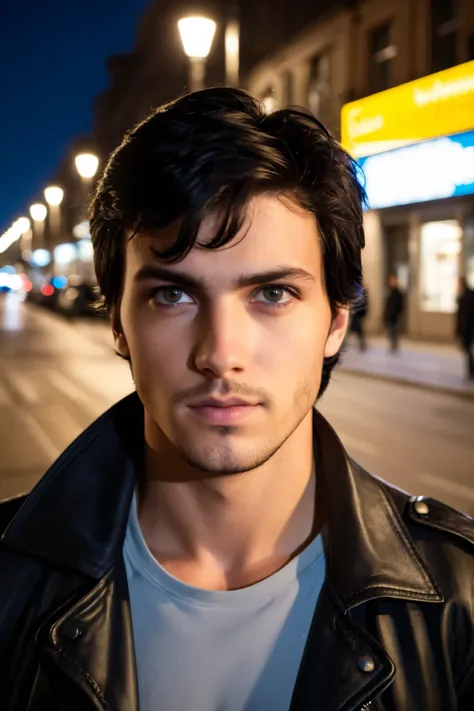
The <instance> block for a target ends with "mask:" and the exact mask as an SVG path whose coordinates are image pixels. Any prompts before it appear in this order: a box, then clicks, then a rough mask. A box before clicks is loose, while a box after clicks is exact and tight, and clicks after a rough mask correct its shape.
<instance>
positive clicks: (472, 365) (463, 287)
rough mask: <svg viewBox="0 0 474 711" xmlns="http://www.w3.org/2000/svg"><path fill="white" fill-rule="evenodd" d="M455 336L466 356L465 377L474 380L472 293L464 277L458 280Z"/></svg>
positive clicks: (473, 313)
mask: <svg viewBox="0 0 474 711" xmlns="http://www.w3.org/2000/svg"><path fill="white" fill-rule="evenodd" d="M456 336H457V338H458V339H459V341H460V344H461V347H462V349H463V350H464V352H465V354H466V376H467V378H468V379H469V380H473V379H474V291H473V290H472V289H470V288H469V286H468V284H467V280H466V277H460V279H459V292H458V311H457V318H456Z"/></svg>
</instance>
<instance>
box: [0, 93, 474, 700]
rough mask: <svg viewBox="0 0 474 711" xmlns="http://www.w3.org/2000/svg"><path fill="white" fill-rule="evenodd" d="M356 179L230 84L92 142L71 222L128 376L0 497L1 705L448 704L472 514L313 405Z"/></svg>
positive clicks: (349, 269)
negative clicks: (113, 141) (25, 491)
mask: <svg viewBox="0 0 474 711" xmlns="http://www.w3.org/2000/svg"><path fill="white" fill-rule="evenodd" d="M362 199H363V192H362V190H361V188H360V186H359V183H358V182H357V179H356V172H355V169H354V165H353V163H352V161H351V160H350V158H349V157H348V156H347V155H346V154H345V153H344V152H343V151H342V149H341V148H340V146H339V145H338V144H337V142H336V141H335V140H334V139H333V138H332V137H331V136H330V135H329V134H328V133H327V131H326V130H325V129H324V127H322V126H321V125H320V124H319V123H318V122H317V121H316V119H314V118H313V117H312V116H311V115H310V114H308V113H307V112H305V111H303V110H301V111H297V110H294V109H291V110H290V109H285V110H282V111H277V112H275V113H273V114H270V115H265V113H264V112H263V111H262V109H261V107H260V106H259V104H258V103H257V102H256V101H254V100H253V99H252V98H250V97H249V96H248V95H247V94H245V93H244V92H242V91H238V90H233V89H212V90H206V91H203V92H199V93H196V94H191V95H189V96H186V97H184V98H182V99H180V100H178V101H177V102H175V103H172V104H170V105H169V106H166V107H164V108H162V109H159V110H158V111H156V112H155V113H154V114H153V115H152V116H150V118H149V119H148V120H146V121H145V122H144V123H142V124H141V125H140V126H138V127H137V128H136V129H134V130H133V131H132V132H131V133H130V134H129V135H128V136H127V137H126V138H125V140H124V142H123V144H122V145H121V146H120V148H119V149H118V150H117V151H116V152H115V153H114V154H113V155H112V157H111V158H110V160H109V163H108V165H107V167H106V169H105V173H104V175H103V177H102V179H101V181H100V183H99V186H98V188H97V192H96V195H95V198H94V201H93V205H92V216H91V230H92V239H93V245H94V251H95V266H96V271H97V276H98V280H99V283H100V286H101V289H102V293H103V296H104V300H105V304H106V306H107V308H108V309H109V312H110V315H111V319H112V324H113V331H114V338H115V345H116V350H117V353H118V354H119V355H121V356H122V357H124V358H126V359H128V360H129V361H130V367H131V369H132V372H133V376H134V381H135V385H136V391H137V392H136V394H134V395H132V396H130V397H128V398H126V399H125V400H124V401H122V402H121V403H119V404H118V405H117V406H115V407H113V408H112V410H111V411H109V412H108V413H106V414H105V415H104V416H103V417H102V418H100V419H99V420H98V421H97V422H96V423H95V424H93V425H92V427H91V428H90V429H89V430H87V431H86V432H85V433H84V434H83V435H82V436H81V437H79V439H78V440H77V441H76V442H75V443H74V444H73V445H72V446H71V447H70V448H69V450H67V452H66V453H65V454H64V455H63V456H62V457H61V458H60V459H59V461H58V462H56V463H55V464H54V465H53V467H52V468H51V470H50V471H49V472H48V473H47V474H46V476H45V477H44V478H43V480H42V481H41V482H40V483H39V485H38V486H37V487H36V488H35V490H34V491H33V492H32V493H31V494H30V495H29V496H28V498H27V499H26V501H24V502H22V500H20V501H10V502H6V503H5V504H4V505H3V507H0V510H1V512H2V517H3V520H4V527H5V529H6V530H5V533H4V535H3V541H2V550H1V554H0V555H1V558H0V571H1V573H0V580H1V583H0V611H1V612H0V620H1V622H0V644H1V652H0V670H1V671H0V674H1V684H0V689H1V693H2V694H3V697H4V698H3V700H2V701H3V703H2V711H3V710H5V711H25V710H28V711H33V710H34V711H38V710H39V709H41V710H43V709H45V710H46V709H47V711H66V709H67V711H78V710H79V709H80V710H81V711H88V710H90V711H92V709H110V710H113V711H136V710H137V709H140V710H141V711H155V710H158V709H159V710H160V711H217V710H218V709H219V710H221V709H222V710H223V709H226V710H228V711H242V709H245V710H246V711H269V710H270V709H271V710H272V711H288V710H289V709H291V711H307V710H308V711H309V709H311V710H314V709H319V710H321V711H350V710H351V711H353V710H355V709H357V710H359V709H362V708H364V709H365V708H370V709H372V710H373V711H376V710H378V711H380V710H382V709H385V710H386V711H394V710H395V709H396V710H397V711H420V710H421V709H423V711H448V710H449V709H452V710H453V711H454V709H457V710H458V711H467V709H471V708H472V700H473V694H474V634H473V629H474V627H473V619H472V617H473V580H474V575H473V572H474V565H473V561H474V526H473V523H472V521H471V520H469V519H468V518H466V517H464V516H462V515H461V514H458V513H456V512H455V511H452V510H451V509H449V508H447V507H445V506H443V505H442V504H440V503H437V502H436V501H425V500H423V499H421V498H415V499H412V498H410V497H409V496H408V495H406V494H405V493H403V492H401V491H398V490H396V489H393V488H391V487H390V486H389V485H387V484H385V483H384V482H382V481H380V480H379V479H376V478H373V477H372V476H371V475H369V474H368V473H367V472H365V471H364V470H363V469H362V468H361V467H360V466H358V465H357V464H356V463H355V462H354V461H353V460H351V459H350V458H349V457H348V456H347V454H346V453H345V452H344V449H343V448H342V445H341V444H340V442H339V440H338V439H337V437H336V435H335V433H334V432H333V431H332V429H331V428H330V426H329V425H328V424H327V423H326V422H325V421H324V420H323V418H322V417H321V416H320V415H319V414H317V412H316V411H315V410H314V407H313V406H314V404H315V402H316V401H317V399H318V398H319V397H321V395H322V393H323V392H324V390H325V388H326V386H327V384H328V382H329V376H330V372H331V369H332V367H333V366H334V364H335V363H336V361H337V358H338V352H339V348H340V345H341V343H342V341H343V338H344V335H345V331H346V329H347V323H348V314H349V308H350V306H351V305H352V303H353V302H354V299H356V297H357V295H358V293H359V292H360V287H361V283H362V274H361V258H360V254H361V248H362V247H363V243H364V236H363V227H362V208H361V202H362Z"/></svg>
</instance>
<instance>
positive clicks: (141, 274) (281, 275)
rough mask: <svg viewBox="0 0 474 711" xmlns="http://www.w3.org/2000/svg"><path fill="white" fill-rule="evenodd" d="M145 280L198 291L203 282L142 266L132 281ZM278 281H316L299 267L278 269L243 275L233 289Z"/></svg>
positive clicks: (159, 267)
mask: <svg viewBox="0 0 474 711" xmlns="http://www.w3.org/2000/svg"><path fill="white" fill-rule="evenodd" d="M146 279H159V280H160V281H167V282H171V283H172V284H179V286H185V287H192V288H194V289H199V288H203V287H204V280H202V279H196V278H195V277H193V276H191V275H190V274H186V273H185V272H179V271H175V270H174V269H168V268H167V267H161V266H151V265H150V266H144V267H141V269H139V270H138V272H137V273H136V274H135V276H134V280H135V281H137V282H139V281H145V280H146ZM280 279H300V280H301V279H302V280H304V281H308V282H311V283H314V282H315V281H316V279H315V278H314V276H313V275H312V274H310V273H309V272H307V271H306V270H305V269H301V268H300V267H278V268H276V269H271V270H270V271H267V272H260V273H258V274H245V275H242V276H240V277H238V278H237V279H236V280H235V282H234V287H235V288H237V289H242V288H244V287H246V286H258V285H259V284H269V283H271V282H274V281H279V280H280Z"/></svg>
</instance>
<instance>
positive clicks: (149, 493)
mask: <svg viewBox="0 0 474 711" xmlns="http://www.w3.org/2000/svg"><path fill="white" fill-rule="evenodd" d="M311 432H312V413H309V416H308V417H307V418H306V420H305V421H303V422H302V423H301V425H300V427H299V428H298V430H296V431H295V432H294V433H293V435H292V436H291V437H290V438H289V439H288V440H287V441H286V442H285V444H284V445H283V446H282V447H281V448H280V449H279V451H278V452H277V453H276V454H275V455H274V456H273V457H272V458H271V459H269V460H268V461H267V462H265V464H264V465H262V466H261V467H259V468H258V469H254V470H252V471H249V472H246V473H243V474H232V475H226V476H217V475H213V476H212V478H200V479H199V478H189V479H188V480H186V478H185V477H182V476H177V477H176V478H175V479H173V476H172V473H170V471H169V470H166V467H167V462H166V456H162V453H161V454H160V452H157V451H154V450H152V449H151V448H147V457H146V460H147V461H146V470H147V471H146V477H145V481H144V482H143V485H142V487H141V490H140V492H139V499H138V514H139V521H140V526H141V529H142V532H143V535H144V538H145V540H146V542H147V545H148V547H149V548H150V550H151V552H152V553H153V555H154V556H155V558H156V559H157V560H158V562H159V563H160V564H161V565H162V566H163V567H164V568H165V569H166V570H168V572H169V573H171V574H172V575H174V576H175V577H177V578H178V579H180V580H182V581H183V582H186V583H188V584H189V585H193V586H195V587H200V588H205V589H220V590H227V589H235V588H239V587H245V586H247V585H251V584H252V583H255V582H257V581H258V580H262V579H263V578H266V577H268V576H269V575H271V574H273V573H274V572H276V571H277V570H278V569H280V568H281V567H282V566H283V565H285V564H286V563H287V562H288V561H289V560H291V558H293V557H294V556H295V555H297V553H298V552H299V551H300V550H301V549H302V548H304V547H305V545H307V543H308V542H309V541H310V540H311V539H312V538H313V537H314V536H315V534H316V533H317V527H316V524H315V521H316V516H315V502H316V494H315V491H316V481H315V473H314V467H313V450H312V437H311ZM183 479H184V480H183Z"/></svg>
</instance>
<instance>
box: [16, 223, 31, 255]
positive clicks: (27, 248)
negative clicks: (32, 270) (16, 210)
mask: <svg viewBox="0 0 474 711" xmlns="http://www.w3.org/2000/svg"><path fill="white" fill-rule="evenodd" d="M15 224H16V225H17V227H18V230H19V232H20V234H21V238H20V239H21V242H20V253H21V256H22V259H24V260H25V261H28V259H29V258H30V256H31V242H32V239H33V233H32V231H31V222H30V220H29V219H28V218H27V217H19V218H18V220H17V221H16V222H15Z"/></svg>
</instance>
